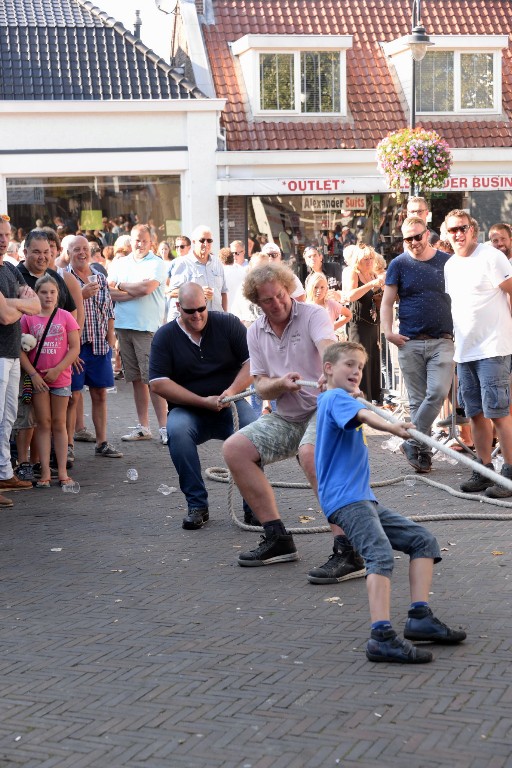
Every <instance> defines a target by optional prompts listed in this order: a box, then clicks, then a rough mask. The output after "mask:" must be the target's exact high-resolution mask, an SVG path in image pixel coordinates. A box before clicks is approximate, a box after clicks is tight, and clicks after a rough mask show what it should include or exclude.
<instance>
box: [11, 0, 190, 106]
mask: <svg viewBox="0 0 512 768" xmlns="http://www.w3.org/2000/svg"><path fill="white" fill-rule="evenodd" d="M99 63H100V64H101V66H100V65H99ZM120 68H122V69H123V70H125V71H124V72H123V75H124V76H123V77H122V78H120V77H119V69H120ZM41 73H43V75H44V76H43V77H42V76H41ZM47 73H48V74H49V76H47ZM149 73H151V77H150V75H149ZM114 83H115V85H114ZM162 85H163V87H162ZM111 98H123V99H134V98H143V99H161V98H171V99H187V98H205V97H204V95H203V94H202V93H201V91H199V89H198V88H196V87H195V86H194V85H193V84H191V83H189V82H188V81H187V80H186V79H185V78H184V77H183V76H182V75H179V74H177V73H176V72H175V70H173V68H172V67H170V66H169V64H167V63H166V62H165V61H164V60H163V59H161V58H160V57H158V56H157V55H156V54H155V53H154V52H153V51H151V49H149V48H147V46H145V45H144V44H143V43H142V42H141V41H140V40H137V39H135V38H134V37H133V35H132V34H131V33H130V32H129V31H128V30H127V29H125V28H124V27H123V25H122V24H120V23H119V22H116V21H115V19H113V18H111V17H109V16H108V15H107V14H106V13H104V12H103V11H101V10H100V9H99V8H98V7H97V6H96V5H94V4H93V3H92V2H89V0H8V1H7V2H3V3H0V100H4V99H15V100H34V99H37V100H39V99H46V100H53V99H66V100H68V99H70V100H78V101H81V100H90V99H98V100H101V99H111Z"/></svg>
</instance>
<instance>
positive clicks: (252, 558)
mask: <svg viewBox="0 0 512 768" xmlns="http://www.w3.org/2000/svg"><path fill="white" fill-rule="evenodd" d="M298 559H299V555H298V554H297V548H296V547H295V542H294V541H293V536H292V535H291V533H285V534H272V533H267V534H264V535H263V536H261V538H260V543H259V545H258V546H257V547H256V549H251V550H250V551H249V552H241V553H240V554H239V556H238V565H241V566H249V567H255V566H259V565H272V564H274V563H290V562H292V561H293V560H298Z"/></svg>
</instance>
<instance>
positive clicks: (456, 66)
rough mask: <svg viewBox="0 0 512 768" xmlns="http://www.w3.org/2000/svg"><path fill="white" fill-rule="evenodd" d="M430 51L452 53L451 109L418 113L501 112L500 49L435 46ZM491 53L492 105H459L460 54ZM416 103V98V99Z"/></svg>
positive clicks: (466, 113)
mask: <svg viewBox="0 0 512 768" xmlns="http://www.w3.org/2000/svg"><path fill="white" fill-rule="evenodd" d="M430 50H431V51H432V53H444V52H446V51H448V52H449V53H453V81H454V82H453V102H454V104H453V109H452V110H449V111H438V110H435V111H433V112H430V111H421V110H420V109H419V108H418V109H417V112H416V114H418V115H495V114H497V113H498V112H501V80H502V78H501V62H502V55H501V51H493V50H492V49H488V48H481V49H478V50H474V49H469V50H460V51H459V50H454V49H453V48H440V47H439V48H438V47H437V46H436V47H435V48H431V49H430ZM475 53H476V54H491V55H492V70H493V71H492V77H493V104H492V107H487V108H484V107H475V108H474V109H469V108H467V107H464V108H463V107H462V105H461V92H462V88H461V56H462V55H463V54H475ZM416 103H418V99H416Z"/></svg>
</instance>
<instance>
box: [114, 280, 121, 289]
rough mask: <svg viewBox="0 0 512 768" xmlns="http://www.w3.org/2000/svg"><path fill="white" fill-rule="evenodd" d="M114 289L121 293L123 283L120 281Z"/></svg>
mask: <svg viewBox="0 0 512 768" xmlns="http://www.w3.org/2000/svg"><path fill="white" fill-rule="evenodd" d="M114 288H115V289H116V291H120V290H121V281H120V280H118V281H117V283H116V284H115V286H114Z"/></svg>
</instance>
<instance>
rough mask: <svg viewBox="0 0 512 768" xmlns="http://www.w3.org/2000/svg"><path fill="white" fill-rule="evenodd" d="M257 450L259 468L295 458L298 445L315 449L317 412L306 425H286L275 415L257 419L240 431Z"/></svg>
mask: <svg viewBox="0 0 512 768" xmlns="http://www.w3.org/2000/svg"><path fill="white" fill-rule="evenodd" d="M240 434H241V435H244V436H245V437H246V438H247V439H248V440H250V441H251V443H253V445H254V446H255V447H256V449H257V451H258V453H259V455H260V459H261V464H262V466H265V465H266V464H273V463H274V462H275V461H282V460H283V459H289V458H291V457H292V456H295V455H296V453H297V452H298V450H299V448H300V446H301V445H314V444H315V439H316V411H315V412H314V413H313V414H312V415H311V416H310V417H309V419H306V421H286V420H285V419H283V418H282V417H281V416H278V415H277V413H269V414H268V415H265V416H260V418H259V419H257V420H256V421H253V422H252V424H248V425H247V426H246V427H244V428H243V429H241V430H240Z"/></svg>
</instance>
